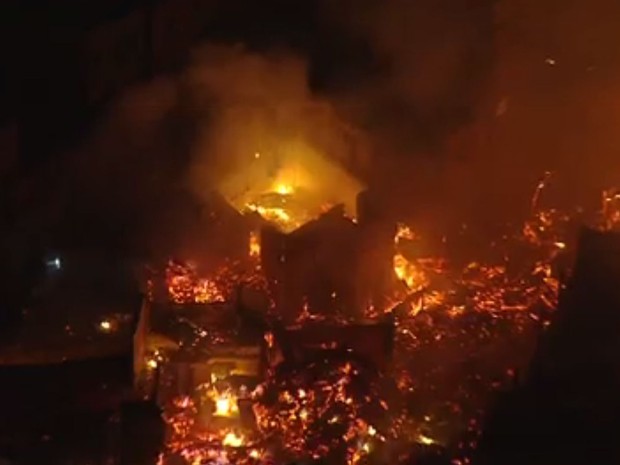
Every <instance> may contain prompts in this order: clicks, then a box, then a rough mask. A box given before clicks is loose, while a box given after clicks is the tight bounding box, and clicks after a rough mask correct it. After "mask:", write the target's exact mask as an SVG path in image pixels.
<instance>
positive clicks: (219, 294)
mask: <svg viewBox="0 0 620 465" xmlns="http://www.w3.org/2000/svg"><path fill="white" fill-rule="evenodd" d="M547 181H548V178H547V177H545V179H544V181H541V183H540V184H539V185H538V187H537V189H536V192H535V195H534V198H533V200H532V212H531V217H530V218H528V219H527V220H526V221H525V222H524V224H523V225H522V227H520V228H512V229H511V230H509V231H508V232H506V233H504V234H503V235H501V237H500V238H499V239H498V240H497V241H495V242H493V243H492V244H490V247H489V248H488V250H487V254H486V255H485V256H484V259H480V260H477V261H471V262H469V263H464V264H462V263H459V262H456V261H451V260H450V257H448V256H438V255H437V254H431V253H429V252H428V251H429V250H430V249H428V248H427V247H425V246H424V237H423V235H422V234H420V233H419V232H418V231H416V230H415V228H413V227H411V226H408V225H405V224H399V225H397V227H396V228H394V229H393V236H392V243H391V244H390V245H389V246H388V247H384V248H382V249H380V250H384V251H389V253H390V254H391V256H388V257H384V258H385V262H386V263H389V262H390V261H391V265H392V269H391V270H389V268H388V271H389V272H390V277H389V279H386V277H385V276H383V271H384V268H383V267H381V266H378V267H377V268H376V270H375V272H374V273H375V274H374V276H375V277H376V280H377V281H382V282H391V284H390V286H384V289H385V295H384V302H385V304H384V305H383V306H377V305H370V306H364V305H363V302H368V301H369V300H368V299H367V298H365V299H360V298H359V296H360V295H364V296H366V297H368V295H369V294H368V290H367V289H363V291H364V292H360V289H359V288H358V287H359V286H360V282H363V280H362V281H360V280H358V277H359V276H361V275H360V274H358V271H357V270H358V268H357V267H359V266H360V265H361V264H363V263H365V261H364V260H363V259H361V258H360V257H362V256H363V255H364V253H366V252H367V250H366V248H365V244H368V243H369V242H368V239H369V238H372V237H374V238H376V237H384V236H385V237H389V236H387V235H386V234H380V235H379V234H378V233H377V231H379V230H380V231H383V232H385V231H388V230H389V228H386V227H383V228H380V229H377V228H375V227H372V225H373V224H374V223H373V222H372V221H371V219H372V218H373V217H372V215H366V213H367V212H366V210H365V209H363V208H362V215H360V221H357V222H354V221H352V220H351V219H350V218H348V217H347V214H346V212H345V211H344V209H338V208H332V209H331V210H329V211H328V212H325V213H323V214H321V215H320V216H319V217H318V218H316V219H310V220H309V221H306V217H304V216H303V215H301V216H296V218H303V221H300V223H303V224H300V225H297V224H296V227H295V228H294V230H292V231H291V230H290V229H289V228H288V227H284V226H283V225H282V220H283V218H284V217H283V216H282V215H280V214H278V215H276V217H273V218H272V217H270V215H268V214H266V212H261V211H258V210H256V211H257V212H258V213H259V214H261V216H263V219H264V220H265V221H266V222H267V223H268V224H267V225H265V226H263V228H262V229H261V230H260V232H259V231H258V230H257V229H254V228H255V225H256V224H255V223H254V224H253V226H252V227H250V228H249V229H248V230H249V231H250V233H249V235H248V242H247V243H248V251H247V258H246V260H245V262H243V263H242V262H239V263H232V264H231V263H226V264H225V265H224V266H222V267H221V268H220V269H219V270H217V272H215V273H212V274H211V275H210V276H209V277H206V278H202V277H199V273H198V271H197V268H196V267H193V266H189V265H182V264H178V263H172V262H171V263H169V264H168V267H167V269H166V273H165V280H164V281H165V288H166V292H167V299H164V300H165V301H167V302H168V303H170V304H174V305H176V307H175V308H176V310H175V309H171V313H169V314H170V315H173V318H176V319H177V320H178V321H181V320H184V319H185V320H186V321H190V320H191V321H193V322H192V323H191V324H190V325H189V326H190V327H191V328H193V329H192V330H191V331H190V333H191V334H192V336H191V337H190V339H184V340H179V341H177V342H178V347H177V348H174V349H173V350H172V352H168V355H167V356H166V357H164V358H161V357H160V358H158V359H156V360H157V361H156V363H154V364H153V369H155V368H156V369H157V370H159V369H160V368H161V367H162V366H163V367H164V368H165V367H166V366H170V365H171V364H175V363H177V364H178V363H179V362H178V360H182V359H184V357H185V358H187V356H188V355H182V354H183V353H186V354H189V353H190V352H191V353H192V354H194V355H192V356H191V357H193V359H192V360H195V361H193V362H191V363H190V364H193V365H192V366H194V368H192V369H191V370H193V371H192V373H194V374H193V375H191V376H189V378H187V379H188V380H190V379H191V380H192V381H185V382H184V387H183V389H182V390H179V389H178V387H177V388H176V389H172V390H170V389H168V392H169V395H168V396H167V397H165V398H163V399H161V402H163V403H164V405H165V406H167V407H166V408H165V410H166V419H167V422H168V424H169V429H170V437H169V440H168V452H167V453H166V454H165V455H164V457H163V463H171V462H170V461H171V460H172V457H182V458H183V459H184V460H185V461H186V462H187V463H192V464H194V463H222V464H226V463H231V464H232V463H235V464H254V465H259V464H266V463H286V462H287V461H289V460H297V459H304V458H305V459H310V460H327V463H334V464H339V465H340V464H347V465H348V464H362V463H368V464H372V463H388V462H389V463H405V462H406V460H409V459H410V458H411V457H410V455H411V450H412V447H414V446H415V447H417V448H418V452H415V454H424V453H431V452H430V451H429V449H428V448H433V449H432V450H433V451H435V452H432V453H433V454H434V453H436V452H437V448H439V449H440V450H443V451H444V452H445V454H448V455H449V456H450V457H452V458H453V463H462V464H464V463H468V460H469V457H470V456H471V453H472V450H473V449H475V446H476V441H477V437H478V435H479V433H480V431H479V426H478V425H479V424H480V423H479V421H480V417H481V415H482V414H483V412H484V410H485V408H486V406H487V405H488V402H489V401H490V399H491V396H492V393H493V392H496V391H498V390H499V389H500V388H502V387H503V386H506V385H507V384H510V383H513V382H514V377H515V376H516V373H517V372H518V370H519V369H520V368H521V367H524V366H525V365H526V364H527V361H528V360H529V357H530V356H531V354H532V352H533V350H534V345H535V340H536V338H537V337H538V334H539V332H540V330H541V329H544V328H546V327H547V326H548V325H549V322H550V320H551V316H552V313H553V311H554V309H555V308H556V307H557V303H558V293H559V291H560V289H561V280H560V271H562V270H563V267H562V261H561V260H562V259H563V257H565V256H566V254H568V253H569V252H570V250H571V243H570V241H568V237H569V228H570V222H571V217H570V215H568V214H565V213H563V212H561V211H559V210H555V209H542V208H540V206H539V204H540V196H541V194H542V190H543V189H544V186H545V182H547ZM274 191H275V192H276V194H277V195H278V196H284V197H286V196H289V195H296V190H295V189H289V188H288V187H287V185H284V184H283V185H282V186H280V187H278V188H274ZM362 198H364V199H366V197H362ZM604 199H605V201H604V204H603V214H604V216H605V218H606V221H604V222H603V225H602V227H604V228H605V229H608V228H610V227H612V225H614V224H615V219H614V218H615V216H616V213H614V212H615V211H616V209H615V207H614V202H615V196H614V195H612V194H609V193H606V194H605V197H604ZM280 200H281V199H280ZM287 205H288V204H287ZM265 208H267V207H265ZM291 211H292V210H291ZM270 220H271V221H270ZM269 223H271V225H270V224H269ZM291 224H292V223H289V225H291ZM388 243H389V240H388ZM330 244H331V245H330ZM347 254H348V255H347ZM381 260H383V258H382V259H381ZM365 271H366V272H367V271H368V270H365ZM564 271H568V270H564ZM153 287H157V286H153ZM244 289H250V290H252V292H254V293H256V295H253V297H251V298H250V297H248V295H249V294H246V293H245V291H244ZM261 295H262V296H263V297H262V298H259V297H258V296H261ZM217 302H228V303H227V304H217ZM196 304H203V305H204V304H208V305H205V306H204V308H203V310H198V311H197V312H195V313H194V314H195V316H194V317H187V316H183V315H184V314H185V313H187V312H186V311H185V310H183V309H184V308H190V306H191V305H196ZM217 305H226V306H227V308H228V310H224V308H223V307H221V308H219V310H218V307H217ZM352 310H353V311H352ZM200 312H203V315H207V314H211V315H219V317H218V318H219V320H218V318H215V319H210V318H206V319H203V318H202V317H200V316H199V315H200V314H201V313H200ZM218 312H219V313H218ZM174 315H176V316H174ZM386 316H387V318H388V320H387V322H386V321H384V322H381V321H379V320H381V319H384V318H386ZM363 318H367V319H370V324H368V323H363V321H364V320H363ZM216 320H218V321H220V320H221V322H227V323H225V324H224V326H226V327H227V328H228V329H227V330H226V331H225V336H221V337H220V336H218V334H220V333H219V331H220V330H218V327H220V326H218V325H221V324H222V323H216ZM201 321H202V322H201ZM169 324H170V323H169ZM291 325H295V326H291ZM364 325H367V326H364ZM373 325H374V326H373ZM382 325H385V326H384V327H385V328H386V331H383V329H381V328H382V327H383V326H382ZM222 328H223V327H222ZM375 329H376V334H375V332H373V331H375ZM388 329H389V330H388ZM222 334H224V333H222ZM383 336H385V338H384V337H383ZM386 338H387V339H386ZM384 339H385V341H384ZM384 342H385V344H384ZM248 344H249V345H250V346H252V347H254V348H253V349H252V351H253V352H252V354H253V355H251V356H249V357H250V358H247V357H246V356H242V355H241V354H242V352H243V351H244V350H246V349H243V347H246V348H249V346H248ZM188 351H190V352H188ZM248 354H249V352H248ZM244 357H245V358H244ZM153 360H154V359H153ZM175 360H177V361H175ZM438 361H442V363H438ZM183 363H186V362H183ZM200 364H202V365H203V368H198V367H199V366H201V365H200ZM250 366H251V367H253V368H248V367H250ZM200 370H202V371H200ZM164 373H165V369H164V371H162V375H163V374H164ZM179 373H180V372H179ZM199 373H202V374H199ZM179 376H181V375H180V374H177V375H173V378H174V377H179ZM182 377H183V378H185V377H187V376H186V375H183V376H182ZM168 379H170V376H168ZM200 379H202V381H199V380H200ZM174 393H176V394H174ZM419 448H422V449H419ZM444 452H442V453H444ZM386 460H387V461H388V462H386Z"/></svg>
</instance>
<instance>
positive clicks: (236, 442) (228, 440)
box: [222, 431, 245, 447]
mask: <svg viewBox="0 0 620 465" xmlns="http://www.w3.org/2000/svg"><path fill="white" fill-rule="evenodd" d="M244 442H245V441H244V439H243V436H238V435H237V434H236V433H234V432H233V431H230V432H228V433H226V436H224V439H222V445H223V446H228V447H241V446H243V443H244Z"/></svg>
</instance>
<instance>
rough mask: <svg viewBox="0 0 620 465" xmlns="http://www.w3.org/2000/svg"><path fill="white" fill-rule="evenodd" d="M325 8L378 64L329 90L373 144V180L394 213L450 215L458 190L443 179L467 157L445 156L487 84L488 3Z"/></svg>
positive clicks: (369, 0)
mask: <svg viewBox="0 0 620 465" xmlns="http://www.w3.org/2000/svg"><path fill="white" fill-rule="evenodd" d="M325 11H326V13H325V15H326V17H327V18H329V19H328V23H329V24H330V25H332V27H334V28H340V29H342V30H344V31H346V33H347V34H349V35H350V36H353V37H356V38H357V41H358V43H360V44H361V43H365V44H366V46H367V48H368V50H369V51H370V55H371V56H372V60H373V62H374V65H373V66H372V67H371V68H372V73H370V74H368V75H367V76H366V78H362V79H360V80H357V81H354V82H349V83H346V84H345V85H341V86H339V87H338V88H337V89H330V91H331V95H333V98H334V100H335V101H337V102H338V107H339V111H341V112H343V114H346V115H347V118H349V119H350V120H351V121H354V122H355V123H356V124H357V125H359V126H360V127H362V128H364V130H365V131H366V133H367V134H368V135H369V137H370V139H371V140H372V142H373V162H372V165H373V171H372V173H370V175H369V176H370V177H371V178H372V179H371V184H373V185H374V186H377V189H378V190H379V191H380V192H381V194H382V195H383V196H384V199H385V200H384V201H385V204H386V207H387V208H392V209H394V210H395V214H397V215H406V216H408V215H411V216H413V217H416V218H418V219H420V217H426V218H425V219H428V220H429V221H436V220H438V219H439V217H440V216H444V217H445V216H447V215H449V214H452V213H453V212H450V213H449V212H448V211H447V210H453V208H452V206H451V205H449V204H450V203H451V201H452V197H453V196H456V195H458V194H457V192H456V191H453V190H451V185H450V183H449V180H450V178H452V177H454V176H453V174H452V173H453V172H456V171H459V170H461V167H460V165H461V164H465V163H466V161H465V160H464V159H463V158H464V157H463V156H462V155H459V154H452V153H449V151H450V150H451V147H450V145H451V144H450V140H451V138H452V137H454V134H455V133H458V131H459V130H460V128H462V127H463V126H464V125H467V124H470V123H471V121H473V119H474V118H475V111H476V107H477V105H478V103H479V102H480V100H481V99H482V98H483V96H484V90H485V88H486V87H487V86H488V83H487V81H488V79H489V77H490V72H491V70H492V65H493V47H494V40H493V33H494V31H493V9H492V4H491V2H484V1H483V2H470V1H467V0H453V1H448V0H420V1H416V2H411V1H407V0H395V1H390V2H381V1H373V0H365V1H361V2H358V1H340V2H325ZM460 195H461V196H462V193H461V194H460ZM442 208H443V210H445V211H443V212H440V209H442ZM431 212H432V214H431ZM431 216H432V217H433V218H430V217H431Z"/></svg>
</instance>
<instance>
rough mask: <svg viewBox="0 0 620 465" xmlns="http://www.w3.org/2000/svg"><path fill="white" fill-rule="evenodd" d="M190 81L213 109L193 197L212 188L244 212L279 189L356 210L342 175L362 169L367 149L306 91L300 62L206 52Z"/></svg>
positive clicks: (198, 152)
mask: <svg viewBox="0 0 620 465" xmlns="http://www.w3.org/2000/svg"><path fill="white" fill-rule="evenodd" d="M188 79H189V81H190V82H191V87H192V88H197V89H198V88H199V89H201V92H203V93H204V96H205V97H206V98H207V99H208V100H209V108H210V111H209V113H208V115H207V118H208V124H205V125H203V126H201V132H200V134H199V138H198V139H197V141H196V144H195V146H194V149H193V152H194V156H193V160H194V163H193V166H192V169H191V182H192V186H193V188H194V190H195V191H196V192H197V193H199V194H201V193H203V192H204V191H205V188H206V187H207V186H216V187H217V189H218V191H220V192H221V193H222V194H223V195H224V196H225V197H226V198H228V199H230V200H232V201H233V202H234V203H235V204H236V205H238V206H239V207H241V206H243V205H245V203H247V202H248V201H250V200H251V196H252V195H255V194H256V193H260V192H263V191H266V190H268V188H269V186H272V185H274V183H277V182H284V183H289V184H293V185H294V187H295V188H302V189H305V190H306V191H308V190H310V191H314V192H317V193H320V194H321V195H324V196H325V200H331V201H333V200H335V201H338V202H344V203H345V204H346V206H347V207H349V208H350V209H351V210H354V204H355V195H356V194H357V192H359V190H360V188H361V184H360V183H359V182H357V181H356V180H355V179H354V178H353V177H352V176H351V175H349V174H347V172H346V171H345V167H348V168H349V169H350V170H355V169H356V167H359V166H363V164H364V162H365V158H366V153H365V141H364V138H363V136H362V135H361V134H360V133H359V132H358V131H356V130H355V129H354V128H353V127H351V126H349V125H347V124H346V123H345V122H344V121H343V120H342V119H341V118H339V116H338V115H337V114H336V113H335V111H334V108H333V107H332V105H331V104H330V103H329V102H328V101H327V100H323V99H319V98H318V97H316V96H314V95H313V94H312V92H311V91H310V90H309V87H308V72H307V63H306V62H305V60H303V59H301V58H299V57H297V56H294V55H290V54H284V53H273V54H260V55H259V54H251V53H247V52H245V51H244V50H243V49H242V48H239V47H237V48H232V49H231V48H222V47H213V46H207V47H205V48H204V49H202V50H200V51H198V52H197V53H196V58H195V60H194V63H193V65H192V67H191V68H190V70H189V72H188Z"/></svg>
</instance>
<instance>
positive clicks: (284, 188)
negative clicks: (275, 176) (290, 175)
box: [273, 182, 295, 195]
mask: <svg viewBox="0 0 620 465" xmlns="http://www.w3.org/2000/svg"><path fill="white" fill-rule="evenodd" d="M294 190H295V189H294V188H293V186H292V185H290V184H287V183H284V182H281V183H277V184H276V185H275V186H274V188H273V191H274V192H276V193H278V194H280V195H291V194H292V193H293V191H294Z"/></svg>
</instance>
